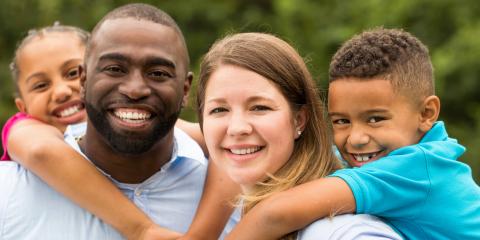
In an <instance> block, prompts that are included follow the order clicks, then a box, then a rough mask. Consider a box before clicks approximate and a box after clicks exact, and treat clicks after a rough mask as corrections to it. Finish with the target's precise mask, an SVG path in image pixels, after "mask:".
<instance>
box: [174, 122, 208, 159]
mask: <svg viewBox="0 0 480 240" xmlns="http://www.w3.org/2000/svg"><path fill="white" fill-rule="evenodd" d="M175 127H178V128H180V129H182V130H183V131H184V132H185V133H187V134H188V135H189V136H190V137H191V138H193V140H195V142H197V143H198V145H200V147H201V148H202V150H203V152H204V154H205V156H208V149H207V145H206V144H205V140H204V138H203V134H202V131H201V130H200V125H199V124H198V123H192V122H188V121H185V120H183V119H178V120H177V122H176V123H175Z"/></svg>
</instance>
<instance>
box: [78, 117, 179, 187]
mask: <svg viewBox="0 0 480 240" xmlns="http://www.w3.org/2000/svg"><path fill="white" fill-rule="evenodd" d="M173 142H174V141H173V129H172V130H171V131H170V133H168V134H167V135H166V136H165V137H164V138H162V139H160V140H158V142H156V143H155V144H154V145H153V146H152V148H151V149H150V150H148V151H147V152H144V153H141V154H125V153H120V152H117V151H115V150H114V149H112V147H111V146H110V145H109V144H108V143H107V142H106V140H105V139H104V138H103V137H102V136H101V135H100V134H99V133H98V132H97V131H96V130H95V129H94V128H93V127H87V132H86V134H85V136H84V137H83V138H82V139H81V140H80V141H79V145H80V148H81V150H82V152H83V153H84V154H85V155H86V156H87V157H88V158H89V159H90V161H92V162H93V163H94V164H95V165H96V166H97V167H98V168H100V169H102V170H103V171H104V172H105V173H107V174H108V175H110V176H111V177H112V178H114V179H115V180H117V181H119V182H122V183H141V182H143V181H145V180H146V179H148V178H149V177H151V176H152V175H154V174H155V173H156V172H158V171H159V170H160V169H161V167H162V166H163V165H165V163H167V162H168V161H170V159H171V157H172V153H173Z"/></svg>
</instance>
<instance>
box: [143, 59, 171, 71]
mask: <svg viewBox="0 0 480 240" xmlns="http://www.w3.org/2000/svg"><path fill="white" fill-rule="evenodd" d="M145 63H146V65H147V66H158V65H160V66H165V67H169V68H173V69H175V63H173V61H171V60H168V59H166V58H160V57H149V58H147V60H146V61H145Z"/></svg>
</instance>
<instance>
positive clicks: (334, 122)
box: [332, 118, 350, 125]
mask: <svg viewBox="0 0 480 240" xmlns="http://www.w3.org/2000/svg"><path fill="white" fill-rule="evenodd" d="M332 123H333V124H336V125H343V124H349V123H350V121H349V120H348V119H344V118H340V119H333V120H332Z"/></svg>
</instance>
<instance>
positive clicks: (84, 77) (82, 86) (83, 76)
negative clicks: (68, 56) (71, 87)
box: [78, 65, 87, 99]
mask: <svg viewBox="0 0 480 240" xmlns="http://www.w3.org/2000/svg"><path fill="white" fill-rule="evenodd" d="M78 70H79V72H80V97H81V98H82V99H85V81H86V80H87V74H86V72H85V66H84V65H80V66H79V68H78Z"/></svg>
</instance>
